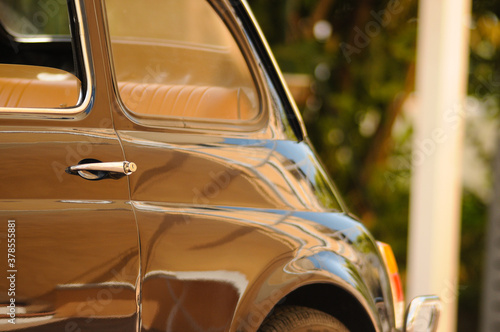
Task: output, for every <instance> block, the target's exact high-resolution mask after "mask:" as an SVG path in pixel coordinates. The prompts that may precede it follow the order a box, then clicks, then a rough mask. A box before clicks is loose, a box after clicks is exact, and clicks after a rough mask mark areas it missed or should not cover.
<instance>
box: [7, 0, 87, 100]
mask: <svg viewBox="0 0 500 332" xmlns="http://www.w3.org/2000/svg"><path fill="white" fill-rule="evenodd" d="M69 21H70V20H69V11H68V6H67V4H66V0H64V1H62V0H51V1H46V0H0V24H1V27H2V28H3V29H0V108H28V109H29V108H50V109H66V108H72V107H75V106H78V104H79V103H80V100H82V96H83V95H84V94H83V93H82V79H83V78H82V77H80V78H77V76H76V74H77V70H76V68H77V66H76V64H75V59H77V58H79V57H77V56H75V54H76V53H75V52H76V51H75V48H76V47H75V45H77V44H78V43H80V41H79V40H72V39H71V38H70V32H69V30H70V29H69ZM42 35H43V36H47V35H68V36H67V37H66V38H65V39H64V40H62V39H60V40H59V41H54V40H52V39H51V38H42V39H38V37H40V36H42ZM25 38H27V40H26V39H25ZM80 72H81V70H80ZM79 75H82V76H83V73H79Z"/></svg>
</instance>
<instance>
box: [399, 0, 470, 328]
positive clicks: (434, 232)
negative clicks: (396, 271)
mask: <svg viewBox="0 0 500 332" xmlns="http://www.w3.org/2000/svg"><path fill="white" fill-rule="evenodd" d="M419 6H420V8H419V21H418V25H419V27H418V43H417V73H416V94H417V100H418V112H417V114H416V118H415V119H416V120H415V123H414V142H413V158H412V181H411V199H410V227H409V252H408V290H407V299H408V301H409V300H411V299H412V298H413V297H415V296H417V295H426V294H436V295H438V296H439V297H440V298H441V300H442V302H443V311H442V315H441V318H440V324H439V329H438V331H442V332H454V331H456V317H457V297H458V285H457V284H458V261H459V238H460V206H461V194H462V193H461V188H462V185H461V170H462V167H461V163H462V144H463V143H462V141H463V133H464V116H465V95H466V87H467V68H468V54H469V53H468V45H469V29H468V26H469V22H470V21H469V20H470V12H471V0H420V2H419Z"/></svg>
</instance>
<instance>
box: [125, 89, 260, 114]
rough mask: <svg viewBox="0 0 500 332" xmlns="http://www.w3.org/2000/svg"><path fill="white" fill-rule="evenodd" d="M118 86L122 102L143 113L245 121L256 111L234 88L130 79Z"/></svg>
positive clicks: (240, 92)
mask: <svg viewBox="0 0 500 332" xmlns="http://www.w3.org/2000/svg"><path fill="white" fill-rule="evenodd" d="M118 88H119V90H120V95H121V98H122V100H123V102H124V104H125V105H126V106H127V107H128V108H129V109H130V110H132V111H134V112H136V113H139V114H144V115H151V116H174V117H183V118H200V119H221V120H248V119H252V118H254V117H255V116H256V115H257V112H258V110H257V108H256V107H252V105H251V103H250V100H249V99H248V97H247V96H246V94H245V93H243V91H242V90H241V89H238V88H223V87H208V86H194V85H163V84H152V83H132V82H120V83H119V84H118Z"/></svg>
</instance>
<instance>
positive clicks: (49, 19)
mask: <svg viewBox="0 0 500 332" xmlns="http://www.w3.org/2000/svg"><path fill="white" fill-rule="evenodd" d="M0 19H1V20H2V24H3V26H4V28H5V29H6V30H8V31H9V32H10V33H12V34H14V35H20V36H32V35H66V36H69V34H70V32H69V20H68V4H67V2H66V0H36V1H34V0H0Z"/></svg>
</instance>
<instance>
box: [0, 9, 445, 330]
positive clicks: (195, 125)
mask: <svg viewBox="0 0 500 332" xmlns="http://www.w3.org/2000/svg"><path fill="white" fill-rule="evenodd" d="M0 3H1V7H0V12H1V13H2V14H0V20H1V23H2V26H1V29H0V30H1V31H0V32H1V33H0V38H1V40H0V47H1V48H2V50H1V51H0V62H1V63H0V118H1V122H0V153H1V157H2V161H3V162H2V167H0V183H2V185H1V188H2V190H1V191H0V225H2V226H1V227H2V228H1V229H0V236H1V237H0V241H1V242H0V248H1V251H2V253H5V259H3V260H4V261H5V262H6V263H7V265H5V269H3V271H2V272H1V273H2V274H4V273H5V274H6V277H7V278H2V281H1V282H0V303H1V304H2V309H0V310H1V311H0V330H2V331H10V330H12V331H14V330H22V331H56V330H57V331H63V330H64V331H257V330H258V329H259V327H260V326H261V325H262V323H263V322H264V321H265V319H266V317H270V316H272V315H273V312H274V311H275V310H276V309H277V308H278V307H282V306H287V305H288V306H289V305H294V306H302V307H308V308H314V309H318V310H321V311H322V312H325V313H327V314H329V315H331V316H333V317H336V318H337V319H338V320H339V321H341V322H342V323H343V324H344V325H345V326H346V327H347V328H348V329H349V330H351V331H395V330H397V329H402V328H405V327H403V319H402V318H403V316H402V314H403V312H402V307H401V306H402V305H403V298H402V291H401V284H400V282H399V275H398V274H397V267H396V266H395V264H394V262H393V256H392V252H391V251H390V247H388V246H387V245H384V244H381V243H378V242H376V241H375V240H374V239H373V238H372V236H371V235H370V234H369V232H368V231H367V230H366V228H365V227H364V226H363V225H362V224H361V223H360V222H359V221H358V220H356V219H355V217H353V216H352V215H351V214H350V213H348V210H347V208H346V206H345V204H344V203H343V202H342V200H341V198H340V196H339V195H338V193H337V191H336V189H335V188H334V186H333V184H332V182H331V181H330V180H329V178H328V176H327V174H326V172H325V171H324V169H323V168H322V166H321V164H320V162H319V160H318V158H317V156H316V154H315V152H314V150H313V147H312V145H311V143H310V142H309V140H308V138H307V135H306V131H305V129H304V127H303V124H302V121H301V119H300V115H299V113H298V111H297V108H296V106H295V104H294V102H293V99H292V98H291V97H290V94H289V92H288V90H287V88H286V85H285V83H284V82H283V80H282V78H281V74H280V72H279V69H278V68H277V66H276V65H275V63H274V60H273V58H272V55H271V53H270V52H269V50H268V47H267V46H266V43H265V41H264V39H263V38H262V36H261V33H260V32H259V29H258V27H257V25H256V23H255V21H254V19H253V17H252V15H251V12H250V10H249V9H248V6H247V5H246V4H245V3H244V2H241V1H233V0H217V1H215V0H214V1H205V0H189V1H187V0H186V1H171V0H163V1H161V0H154V1H153V0H151V1H147V2H138V1H131V0H75V1H68V2H66V1H61V0H45V1H33V4H34V6H35V10H34V11H31V12H23V10H25V9H23V8H24V7H22V6H21V7H19V6H18V5H16V4H15V3H16V1H6V0H3V1H0ZM65 20H66V21H65ZM61 22H62V23H61ZM65 22H66V23H65ZM64 24H66V25H65V26H66V27H67V26H68V25H69V27H70V28H69V30H65V29H64V28H61V26H63V27H64ZM2 266H4V265H3V263H2ZM398 287H399V288H398ZM410 308H411V310H410V311H409V314H408V317H407V322H408V324H409V325H407V326H406V329H407V330H408V331H410V330H415V326H416V325H415V324H417V323H418V319H419V317H421V314H422V312H428V310H427V309H429V308H430V309H431V314H432V315H433V316H432V317H431V319H430V320H428V322H427V323H426V324H427V325H428V327H427V328H428V330H432V329H433V328H434V326H435V324H436V321H437V316H438V313H439V310H438V304H437V302H436V299H435V298H433V297H422V298H418V301H416V302H413V306H412V307H410ZM422 308H424V309H422ZM426 310H427V311H426ZM415 322H417V323H415Z"/></svg>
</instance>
